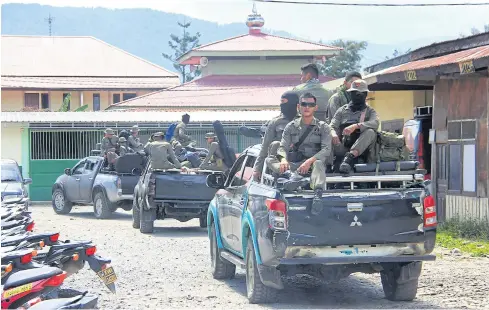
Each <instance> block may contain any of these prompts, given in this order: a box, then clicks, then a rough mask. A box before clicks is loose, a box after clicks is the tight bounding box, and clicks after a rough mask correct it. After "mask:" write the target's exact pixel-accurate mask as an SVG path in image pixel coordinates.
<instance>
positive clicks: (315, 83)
mask: <svg viewBox="0 0 489 310" xmlns="http://www.w3.org/2000/svg"><path fill="white" fill-rule="evenodd" d="M301 83H303V84H300V85H298V86H296V87H294V89H293V90H294V91H297V92H298V95H299V97H301V96H302V95H303V94H305V93H311V94H313V95H314V97H315V98H316V101H317V102H316V104H317V111H316V112H315V113H314V117H316V118H317V119H318V120H320V121H326V110H327V107H328V100H329V97H330V92H329V91H328V90H327V89H326V88H324V86H323V84H321V83H320V82H319V69H318V67H317V65H316V64H312V63H310V64H306V65H304V66H302V67H301Z"/></svg>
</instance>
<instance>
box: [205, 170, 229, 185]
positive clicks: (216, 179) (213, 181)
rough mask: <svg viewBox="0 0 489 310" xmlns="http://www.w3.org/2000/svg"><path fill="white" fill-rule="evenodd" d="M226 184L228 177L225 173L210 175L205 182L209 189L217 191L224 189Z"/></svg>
mask: <svg viewBox="0 0 489 310" xmlns="http://www.w3.org/2000/svg"><path fill="white" fill-rule="evenodd" d="M225 182H226V177H225V175H224V174H223V173H213V174H209V175H208V176H207V179H206V181H205V183H206V185H207V187H210V188H217V189H223V188H224V183H225Z"/></svg>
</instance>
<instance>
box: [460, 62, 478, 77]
mask: <svg viewBox="0 0 489 310" xmlns="http://www.w3.org/2000/svg"><path fill="white" fill-rule="evenodd" d="M458 66H459V68H460V74H469V73H474V72H475V67H474V63H473V62H472V60H468V61H462V62H459V63H458Z"/></svg>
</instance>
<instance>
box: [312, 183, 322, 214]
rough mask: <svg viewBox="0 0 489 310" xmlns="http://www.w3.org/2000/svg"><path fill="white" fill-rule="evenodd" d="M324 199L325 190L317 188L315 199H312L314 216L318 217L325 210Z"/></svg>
mask: <svg viewBox="0 0 489 310" xmlns="http://www.w3.org/2000/svg"><path fill="white" fill-rule="evenodd" d="M322 198H323V189H322V188H316V189H315V190H314V198H313V199H312V208H311V214H312V215H318V214H319V213H321V211H322V210H323V202H322Z"/></svg>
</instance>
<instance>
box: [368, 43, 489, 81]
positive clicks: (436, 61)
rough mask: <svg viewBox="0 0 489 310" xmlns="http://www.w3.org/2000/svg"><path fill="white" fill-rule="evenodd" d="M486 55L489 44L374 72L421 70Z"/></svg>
mask: <svg viewBox="0 0 489 310" xmlns="http://www.w3.org/2000/svg"><path fill="white" fill-rule="evenodd" d="M484 57H489V45H485V46H480V47H476V48H472V49H469V50H465V51H461V52H457V53H453V54H448V55H445V56H440V57H435V58H429V59H423V60H417V61H412V62H408V63H406V64H402V65H399V66H396V67H392V68H388V69H385V70H382V71H379V72H377V74H376V73H374V74H373V75H380V74H382V75H384V74H390V73H396V72H403V71H409V70H421V69H427V68H433V67H438V66H442V65H449V64H456V63H459V62H463V61H469V60H475V59H480V58H484Z"/></svg>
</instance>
